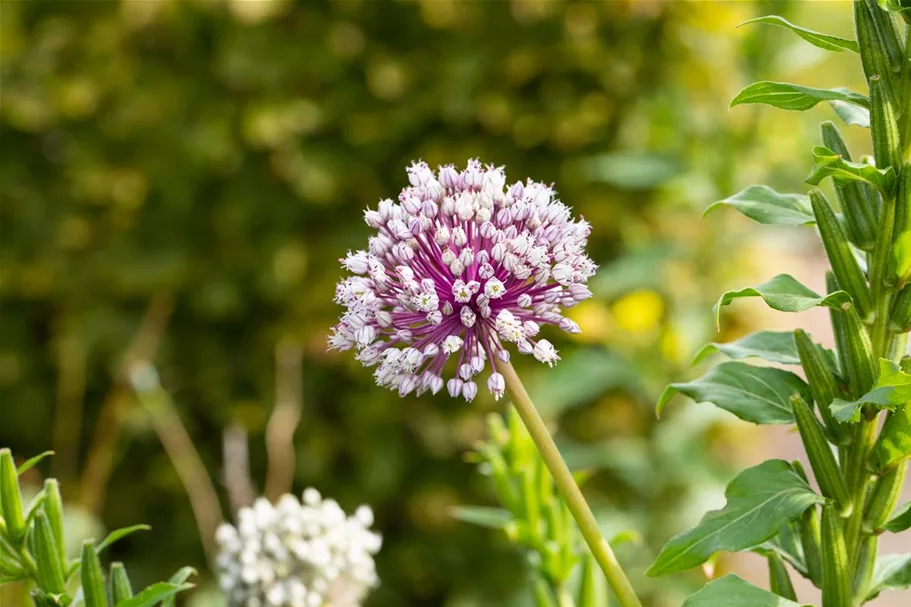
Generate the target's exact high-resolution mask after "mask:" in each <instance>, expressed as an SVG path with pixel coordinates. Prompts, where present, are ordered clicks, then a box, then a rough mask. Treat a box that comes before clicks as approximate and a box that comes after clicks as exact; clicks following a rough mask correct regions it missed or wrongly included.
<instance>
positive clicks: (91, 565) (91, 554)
mask: <svg viewBox="0 0 911 607" xmlns="http://www.w3.org/2000/svg"><path fill="white" fill-rule="evenodd" d="M81 572H82V573H81V577H82V593H83V598H84V600H85V607H108V598H107V595H106V594H105V591H104V573H103V572H102V571H101V561H99V560H98V555H97V554H96V553H95V540H86V541H85V542H83V544H82V567H81Z"/></svg>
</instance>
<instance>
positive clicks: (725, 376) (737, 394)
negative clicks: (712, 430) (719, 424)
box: [658, 361, 812, 424]
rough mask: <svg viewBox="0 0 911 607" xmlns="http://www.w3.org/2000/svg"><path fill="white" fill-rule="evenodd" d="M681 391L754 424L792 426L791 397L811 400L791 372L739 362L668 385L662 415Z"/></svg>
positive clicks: (661, 405)
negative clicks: (674, 396)
mask: <svg viewBox="0 0 911 607" xmlns="http://www.w3.org/2000/svg"><path fill="white" fill-rule="evenodd" d="M678 392H680V393H681V394H684V395H686V396H688V397H690V398H691V399H693V400H694V401H696V402H709V403H712V404H713V405H715V406H716V407H720V408H721V409H724V410H725V411H729V412H731V413H733V414H734V415H736V416H737V417H739V418H740V419H742V420H744V421H748V422H752V423H754V424H792V423H794V412H793V410H792V409H791V400H790V399H791V397H792V396H793V395H795V394H799V395H800V396H801V398H803V399H804V400H812V396H811V394H810V387H809V386H808V385H807V384H806V382H804V381H803V380H802V379H800V377H798V376H797V375H795V374H793V373H791V372H790V371H785V370H784V369H776V368H774V367H756V366H753V365H748V364H746V363H742V362H737V361H728V362H723V363H721V364H719V365H716V366H715V367H713V368H712V369H710V370H709V371H708V373H706V374H705V375H703V376H702V377H700V378H698V379H696V380H693V381H691V382H680V383H674V384H671V385H669V386H668V387H667V388H666V389H665V390H664V393H663V394H662V395H661V398H660V400H659V402H658V413H659V415H660V413H661V410H662V409H663V408H664V406H665V405H666V404H667V402H668V401H669V400H670V399H671V397H672V396H673V395H674V394H676V393H678Z"/></svg>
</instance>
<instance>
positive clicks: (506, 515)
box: [451, 506, 513, 529]
mask: <svg viewBox="0 0 911 607" xmlns="http://www.w3.org/2000/svg"><path fill="white" fill-rule="evenodd" d="M451 512H452V516H453V517H454V518H456V519H458V520H460V521H462V522H464V523H471V524H472V525H478V526H479V527H487V528H488V529H503V528H505V527H506V525H508V524H509V523H511V522H512V520H513V518H512V514H510V512H509V511H508V510H505V509H503V508H488V507H486V506H457V507H456V508H453V509H452V511H451Z"/></svg>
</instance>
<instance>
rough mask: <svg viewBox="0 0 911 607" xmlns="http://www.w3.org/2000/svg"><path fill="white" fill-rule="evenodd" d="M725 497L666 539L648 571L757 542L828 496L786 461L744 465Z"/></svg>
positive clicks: (686, 565)
mask: <svg viewBox="0 0 911 607" xmlns="http://www.w3.org/2000/svg"><path fill="white" fill-rule="evenodd" d="M725 496H726V498H727V503H726V504H725V506H724V508H723V509H721V510H714V511H712V512H709V513H708V514H706V515H705V516H704V517H703V519H702V520H701V521H700V522H699V524H698V525H696V527H695V528H694V529H691V530H690V531H686V532H684V533H681V534H680V535H677V536H675V537H673V538H671V539H670V541H668V542H667V544H665V546H664V548H662V549H661V553H660V554H659V555H658V558H657V559H656V560H655V562H654V564H652V566H651V568H649V570H648V575H650V576H658V575H665V574H668V573H674V572H676V571H683V570H685V569H690V568H691V567H697V566H699V565H701V564H703V563H704V562H706V561H707V560H708V559H709V558H710V557H711V556H712V555H714V554H715V553H716V552H720V551H723V550H724V551H729V552H737V551H740V550H746V549H748V548H752V547H753V546H757V545H759V544H761V543H763V542H765V541H767V540H769V539H770V538H772V537H773V536H774V535H775V534H776V533H778V531H779V530H780V529H781V528H782V527H783V526H784V525H786V524H787V523H788V522H789V521H792V520H794V519H796V518H797V517H799V516H800V515H801V514H803V512H804V510H806V509H807V508H809V507H810V506H812V505H814V504H821V503H823V502H824V501H825V499H824V498H823V497H822V496H820V495H817V494H816V493H814V492H813V490H812V489H811V488H810V486H809V485H808V484H807V483H806V481H804V480H803V479H802V478H801V477H800V475H798V474H797V473H796V472H795V471H794V469H793V468H792V467H791V465H790V464H789V463H788V462H785V461H782V460H769V461H767V462H763V463H762V464H759V465H758V466H755V467H753V468H750V469H748V470H744V471H743V472H742V473H740V475H739V476H738V477H737V478H735V479H734V480H733V481H732V482H731V483H730V484H729V485H728V488H727V490H726V491H725ZM750 607H754V606H753V605H752V604H750Z"/></svg>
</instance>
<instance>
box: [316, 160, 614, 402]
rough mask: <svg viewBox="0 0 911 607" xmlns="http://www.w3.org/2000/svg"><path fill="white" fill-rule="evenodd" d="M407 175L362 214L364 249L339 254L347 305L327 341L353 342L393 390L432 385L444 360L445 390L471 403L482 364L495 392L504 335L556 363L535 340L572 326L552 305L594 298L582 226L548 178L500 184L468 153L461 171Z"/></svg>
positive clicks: (436, 387)
mask: <svg viewBox="0 0 911 607" xmlns="http://www.w3.org/2000/svg"><path fill="white" fill-rule="evenodd" d="M408 180H409V182H410V183H411V185H410V186H409V187H406V188H405V189H403V190H402V192H401V193H400V194H399V201H398V202H397V203H396V202H393V201H392V200H381V201H380V203H379V206H378V207H377V209H376V210H372V209H368V210H367V211H366V212H365V213H364V218H365V220H366V222H367V225H369V226H370V227H371V228H375V229H376V230H377V234H376V235H375V236H372V237H370V239H369V243H368V245H369V246H368V249H367V250H366V251H357V252H354V253H351V252H349V253H348V256H347V257H345V258H344V259H341V260H340V261H341V263H342V265H343V266H344V267H345V268H346V269H347V270H348V271H349V272H351V274H352V276H349V277H347V278H345V279H343V280H342V281H341V282H339V284H338V286H337V287H336V295H335V300H336V301H337V302H338V303H340V304H341V305H343V306H345V307H346V308H347V310H346V311H345V313H344V314H343V315H342V318H341V322H339V324H338V325H336V326H335V327H334V329H333V334H332V336H331V337H330V339H329V346H330V348H334V349H338V350H349V349H351V348H356V349H357V351H358V353H357V359H358V360H360V361H361V362H362V363H363V364H364V365H365V366H373V365H376V366H377V369H376V372H375V377H376V381H377V383H378V384H379V385H381V386H387V387H389V388H392V389H393V390H397V391H398V392H399V394H400V395H402V396H404V395H406V394H408V393H410V392H417V393H418V394H420V393H422V392H424V391H426V390H430V391H431V392H433V393H437V392H439V391H440V390H441V389H442V387H443V383H444V381H443V374H444V367H446V363H447V360H448V359H450V358H453V359H456V361H455V363H453V364H451V365H450V369H451V371H450V373H451V374H452V377H451V378H450V379H449V380H448V381H447V382H446V387H447V389H448V391H449V393H450V395H452V396H457V395H459V394H461V395H462V396H463V397H464V398H465V399H466V400H468V401H471V400H472V399H473V398H474V397H475V395H476V394H477V392H478V386H477V383H476V382H475V379H476V378H477V377H478V376H479V375H480V374H481V373H482V372H483V371H484V369H485V368H486V366H487V365H488V364H489V365H490V367H491V374H490V376H489V377H488V379H487V388H488V389H489V390H490V391H491V392H492V393H493V394H494V396H495V397H496V398H499V397H500V396H501V395H502V394H503V391H504V390H505V382H504V379H503V376H502V375H501V374H500V373H498V372H497V361H503V362H508V361H509V350H507V349H506V344H507V343H513V344H515V347H516V349H517V350H518V351H519V352H521V353H522V354H531V355H533V356H534V357H535V358H536V359H538V360H539V361H541V362H543V363H547V364H549V365H553V364H554V363H555V362H556V361H558V360H559V359H560V357H559V356H558V355H557V351H556V350H555V349H554V347H553V345H552V344H551V343H550V342H549V341H547V340H546V339H537V335H538V332H539V331H540V329H541V326H542V325H545V324H552V325H557V326H559V327H560V328H561V329H563V330H564V331H568V332H570V333H578V332H579V327H578V325H576V323H574V322H573V321H572V320H570V319H568V318H565V317H564V316H563V315H562V313H561V311H562V309H563V308H569V307H571V306H573V305H575V304H576V303H578V302H580V301H582V300H584V299H587V298H588V297H591V292H590V291H589V290H588V288H587V287H586V286H585V283H586V282H587V281H588V279H589V278H590V277H591V276H592V275H593V274H594V273H595V270H596V269H597V266H595V264H594V263H592V261H591V259H589V258H588V256H587V255H586V254H585V245H586V242H587V240H588V235H589V233H590V231H591V228H590V226H589V224H588V223H587V222H585V221H584V220H582V219H580V220H576V219H574V218H573V217H572V215H571V213H570V209H569V207H567V206H566V205H565V204H563V203H562V202H560V201H559V200H557V199H556V198H555V195H554V191H553V189H552V188H551V187H550V186H547V185H544V184H542V183H537V182H534V181H531V180H528V181H527V182H526V183H525V184H522V183H521V182H516V183H515V184H513V185H512V186H509V187H508V188H506V187H505V184H506V175H505V173H504V172H503V169H502V168H497V167H493V166H490V165H488V166H486V167H484V166H482V165H481V163H480V162H479V161H477V160H469V161H468V167H467V168H466V169H465V170H464V171H461V172H459V171H457V170H456V169H455V167H453V166H443V167H440V168H439V170H438V171H437V172H434V171H432V170H431V169H430V168H429V167H428V166H427V164H425V163H423V162H415V163H413V164H412V165H411V166H410V167H409V168H408Z"/></svg>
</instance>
